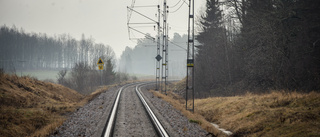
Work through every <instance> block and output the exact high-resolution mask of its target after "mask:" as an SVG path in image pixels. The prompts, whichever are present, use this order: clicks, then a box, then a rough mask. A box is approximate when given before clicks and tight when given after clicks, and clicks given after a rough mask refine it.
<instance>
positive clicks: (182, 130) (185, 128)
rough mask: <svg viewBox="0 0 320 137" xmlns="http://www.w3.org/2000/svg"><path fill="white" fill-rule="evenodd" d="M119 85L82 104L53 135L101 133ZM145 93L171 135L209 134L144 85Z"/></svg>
mask: <svg viewBox="0 0 320 137" xmlns="http://www.w3.org/2000/svg"><path fill="white" fill-rule="evenodd" d="M118 89H119V87H117V88H113V89H110V90H108V91H105V92H104V93H101V94H100V95H99V96H98V97H96V98H95V99H93V100H92V101H91V102H89V103H88V104H86V105H85V106H83V107H81V108H79V109H78V110H77V111H76V112H74V113H73V114H72V115H70V117H69V118H68V120H66V121H65V122H64V124H63V125H62V126H60V127H59V128H58V129H57V130H56V132H55V133H54V134H53V135H51V136H52V137H54V136H63V137H70V136H86V137H100V136H101V133H102V131H103V127H104V126H105V124H106V121H107V118H108V116H109V113H110V110H111V108H112V104H113V102H114V99H115V96H116V93H117V91H118ZM132 90H133V89H132ZM142 93H143V95H144V96H145V97H146V101H147V102H148V104H149V105H150V107H151V108H152V110H153V111H154V113H155V114H156V115H157V116H158V119H160V121H161V123H162V124H163V125H164V127H165V128H166V130H167V132H168V133H169V135H170V136H173V137H175V136H206V134H207V132H206V131H205V130H203V129H202V128H201V127H200V126H199V125H198V124H195V123H190V122H189V120H188V118H186V117H184V116H183V115H182V114H181V113H180V112H179V111H177V110H175V109H174V108H173V106H171V105H170V104H169V103H167V102H165V101H163V100H162V99H160V98H157V97H154V96H153V94H152V93H150V92H148V91H147V90H146V89H145V88H142ZM130 94H131V93H130ZM125 100H128V99H125ZM135 104H138V103H135ZM118 112H119V111H118ZM131 114H132V115H139V114H140V113H138V112H133V113H131ZM126 115H127V114H126Z"/></svg>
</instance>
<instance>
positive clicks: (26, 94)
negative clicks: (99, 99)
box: [0, 70, 108, 137]
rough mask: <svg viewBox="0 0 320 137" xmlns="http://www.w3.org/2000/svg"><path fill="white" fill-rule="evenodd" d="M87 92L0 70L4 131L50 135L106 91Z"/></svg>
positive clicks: (1, 131)
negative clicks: (78, 110)
mask: <svg viewBox="0 0 320 137" xmlns="http://www.w3.org/2000/svg"><path fill="white" fill-rule="evenodd" d="M107 89H108V87H106V86H104V87H101V88H100V89H98V90H97V91H95V92H93V93H92V94H89V95H87V96H84V95H82V94H80V93H78V92H76V91H75V90H72V89H69V88H66V87H64V86H62V85H59V84H53V83H49V82H43V81H39V80H37V79H36V78H32V77H28V76H23V77H19V76H17V75H9V74H5V73H4V72H3V70H1V71H0V134H1V136H6V137H10V136H12V137H16V136H47V135H49V134H51V133H52V132H54V131H55V129H56V128H57V127H59V126H60V125H61V124H62V123H63V122H64V120H65V119H66V118H67V116H68V115H69V114H71V113H72V112H74V111H75V110H76V109H77V108H79V107H80V106H83V105H84V104H86V103H87V102H88V101H90V100H92V98H94V97H95V96H97V95H98V94H100V93H101V92H102V91H105V90H107Z"/></svg>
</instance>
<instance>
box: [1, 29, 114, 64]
mask: <svg viewBox="0 0 320 137" xmlns="http://www.w3.org/2000/svg"><path fill="white" fill-rule="evenodd" d="M0 45H1V46H0V52H1V54H0V67H1V68H3V69H4V70H10V69H13V68H14V69H18V70H40V69H64V68H67V69H71V68H72V67H74V65H75V63H77V62H84V63H86V64H88V65H94V64H96V62H97V61H98V59H99V58H100V57H101V58H103V59H104V60H105V61H107V60H108V59H111V60H112V63H115V53H114V51H113V49H112V48H111V47H110V46H108V45H104V44H97V43H95V42H94V39H93V38H91V37H90V38H86V37H85V35H84V34H82V38H81V40H76V39H75V38H73V37H71V36H70V35H67V34H62V35H59V36H54V37H49V36H47V35H46V34H41V33H39V34H38V33H26V32H25V31H24V30H23V29H20V30H19V29H18V28H17V27H15V26H13V27H11V28H9V27H7V26H5V25H4V26H2V27H1V28H0Z"/></svg>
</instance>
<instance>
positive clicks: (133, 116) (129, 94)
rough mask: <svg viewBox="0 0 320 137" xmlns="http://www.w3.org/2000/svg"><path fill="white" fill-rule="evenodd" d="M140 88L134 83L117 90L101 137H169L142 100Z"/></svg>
mask: <svg viewBox="0 0 320 137" xmlns="http://www.w3.org/2000/svg"><path fill="white" fill-rule="evenodd" d="M145 84H146V83H145ZM141 86H143V85H141V84H138V83H135V84H128V85H125V86H123V87H121V88H120V89H119V91H118V93H117V96H116V99H115V101H114V103H113V108H112V109H111V112H110V114H109V118H108V121H107V123H106V127H105V128H104V130H103V134H102V135H101V136H102V137H111V136H161V137H168V136H169V135H168V133H167V131H166V130H165V128H163V126H162V124H161V122H160V121H159V120H158V118H157V116H156V115H155V114H154V113H153V111H152V109H151V108H150V107H149V105H148V103H147V102H146V100H145V99H144V95H143V93H142V92H141V91H140V88H141Z"/></svg>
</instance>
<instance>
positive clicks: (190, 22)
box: [186, 0, 194, 112]
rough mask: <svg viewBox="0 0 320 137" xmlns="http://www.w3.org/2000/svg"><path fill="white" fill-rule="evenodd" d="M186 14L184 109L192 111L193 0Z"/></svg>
mask: <svg viewBox="0 0 320 137" xmlns="http://www.w3.org/2000/svg"><path fill="white" fill-rule="evenodd" d="M188 16H189V17H188V18H189V20H188V51H187V81H186V110H191V111H192V112H194V0H189V14H188ZM189 94H191V96H190V95H189ZM189 98H191V99H192V106H191V107H190V108H189V107H188V100H189Z"/></svg>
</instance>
